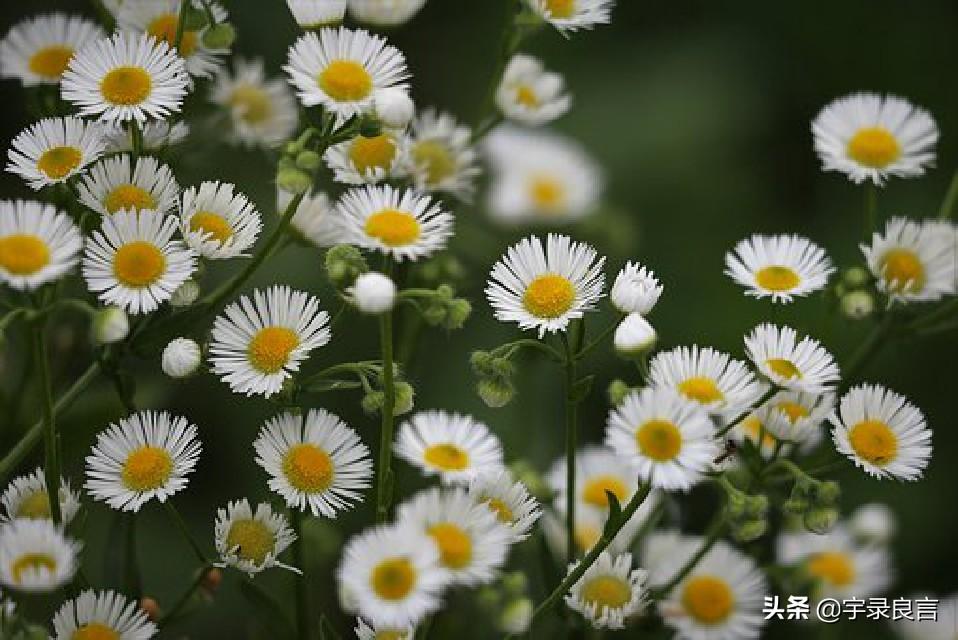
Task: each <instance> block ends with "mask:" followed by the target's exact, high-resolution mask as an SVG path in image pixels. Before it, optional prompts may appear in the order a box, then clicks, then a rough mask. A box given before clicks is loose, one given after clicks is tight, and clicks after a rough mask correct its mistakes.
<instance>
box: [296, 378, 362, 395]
mask: <svg viewBox="0 0 958 640" xmlns="http://www.w3.org/2000/svg"><path fill="white" fill-rule="evenodd" d="M360 387H362V384H361V383H360V382H359V381H358V380H316V381H314V382H310V383H309V384H307V385H304V386H303V387H302V389H303V391H306V392H308V393H327V392H330V391H349V390H351V389H359V388H360Z"/></svg>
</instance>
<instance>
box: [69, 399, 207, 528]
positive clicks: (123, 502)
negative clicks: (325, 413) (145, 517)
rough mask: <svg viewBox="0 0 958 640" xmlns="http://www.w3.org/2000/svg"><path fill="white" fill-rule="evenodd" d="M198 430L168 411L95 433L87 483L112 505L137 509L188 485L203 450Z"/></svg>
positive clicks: (140, 415)
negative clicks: (189, 476)
mask: <svg viewBox="0 0 958 640" xmlns="http://www.w3.org/2000/svg"><path fill="white" fill-rule="evenodd" d="M196 436H197V429H196V426H195V425H192V424H190V423H189V421H187V420H186V418H182V417H179V416H174V415H172V414H170V413H167V412H166V411H140V412H138V413H134V414H131V415H130V416H127V417H126V418H123V419H122V420H120V421H119V422H116V423H113V424H111V425H110V426H109V427H107V428H106V429H105V430H104V431H101V432H100V433H99V434H97V437H96V444H95V445H93V450H92V452H91V454H90V455H88V456H87V457H86V475H87V481H86V483H85V484H84V485H83V486H84V488H85V489H86V490H87V492H88V493H89V494H90V495H91V496H93V498H94V499H96V500H100V501H101V502H106V503H107V504H108V505H110V507H111V508H113V509H118V510H121V511H133V512H136V511H139V510H140V508H141V507H142V506H143V505H144V504H146V503H147V502H149V501H150V500H152V499H153V498H156V499H157V500H159V501H160V502H166V501H167V499H168V498H169V497H170V496H172V495H173V494H174V493H177V492H178V491H181V490H183V489H185V488H186V484H187V476H188V475H189V474H191V473H193V469H194V468H195V467H196V462H197V460H199V457H200V451H201V449H202V447H201V445H200V442H199V440H197V437H196Z"/></svg>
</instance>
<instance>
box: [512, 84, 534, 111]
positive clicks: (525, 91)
mask: <svg viewBox="0 0 958 640" xmlns="http://www.w3.org/2000/svg"><path fill="white" fill-rule="evenodd" d="M516 102H518V103H519V104H521V105H525V106H527V107H531V108H533V109H534V108H536V107H538V106H539V96H537V95H536V92H535V91H533V90H532V87H530V86H528V85H524V84H523V85H520V86H519V87H518V88H517V89H516Z"/></svg>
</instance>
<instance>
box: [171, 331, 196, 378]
mask: <svg viewBox="0 0 958 640" xmlns="http://www.w3.org/2000/svg"><path fill="white" fill-rule="evenodd" d="M202 361H203V351H202V349H200V345H198V344H196V341H194V340H190V339H189V338H176V339H175V340H171V341H170V342H169V344H167V345H166V347H165V348H164V349H163V356H162V358H161V364H162V367H163V373H165V374H166V375H168V376H170V377H171V378H186V377H189V376H191V375H193V374H194V373H196V370H197V369H199V368H200V363H201V362H202Z"/></svg>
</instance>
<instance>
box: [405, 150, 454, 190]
mask: <svg viewBox="0 0 958 640" xmlns="http://www.w3.org/2000/svg"><path fill="white" fill-rule="evenodd" d="M412 159H413V162H415V163H416V166H417V167H418V168H419V169H420V170H421V171H423V172H424V173H425V174H426V183H427V184H429V185H430V186H435V185H437V184H439V183H441V182H442V181H443V180H445V179H447V178H449V177H451V176H453V175H455V173H456V159H455V158H454V157H453V155H452V153H451V152H450V150H449V148H448V147H447V146H446V145H444V144H442V143H441V142H437V141H435V140H423V141H422V142H419V143H417V144H416V145H415V146H414V147H413V149H412Z"/></svg>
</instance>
